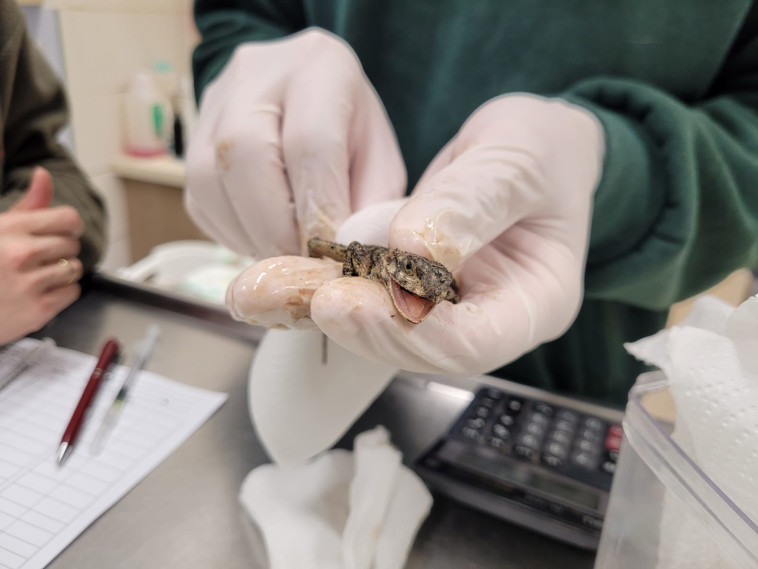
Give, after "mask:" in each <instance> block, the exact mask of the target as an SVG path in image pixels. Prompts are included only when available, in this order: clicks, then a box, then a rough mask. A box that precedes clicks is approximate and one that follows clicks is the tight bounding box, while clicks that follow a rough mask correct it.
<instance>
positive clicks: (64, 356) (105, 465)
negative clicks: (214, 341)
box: [0, 339, 227, 569]
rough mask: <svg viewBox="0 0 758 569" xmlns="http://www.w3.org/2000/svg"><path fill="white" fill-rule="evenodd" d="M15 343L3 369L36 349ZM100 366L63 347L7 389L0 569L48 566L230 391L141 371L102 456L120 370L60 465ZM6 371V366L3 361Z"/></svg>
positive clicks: (2, 424) (0, 466)
mask: <svg viewBox="0 0 758 569" xmlns="http://www.w3.org/2000/svg"><path fill="white" fill-rule="evenodd" d="M36 345H38V341H37V340H31V339H25V340H21V341H20V342H17V343H16V344H14V345H13V346H11V347H10V348H8V349H6V350H5V351H4V352H3V353H2V354H0V362H2V361H3V360H4V359H7V358H11V357H18V356H19V354H20V352H23V351H24V350H31V349H33V348H34V347H35V346H36ZM95 363H96V358H95V357H94V356H90V355H86V354H82V353H79V352H75V351H73V350H67V349H63V348H55V349H54V350H52V351H50V352H48V353H47V354H46V355H45V356H44V357H43V358H42V359H41V360H40V361H39V362H38V363H37V364H36V365H34V366H33V367H32V368H30V369H27V370H26V371H25V372H24V373H22V374H21V375H20V376H19V377H18V378H16V379H15V380H14V381H13V382H12V383H11V384H10V385H9V386H7V387H6V388H5V389H3V390H2V391H0V569H41V568H42V567H44V566H45V565H47V564H48V563H49V562H50V561H51V560H52V559H54V558H55V556H56V555H58V554H59V553H60V552H61V551H62V550H63V549H64V548H65V547H66V546H67V545H68V544H69V543H71V541H73V540H74V539H75V538H76V537H77V536H78V535H79V534H80V533H81V532H82V531H83V530H84V529H85V528H86V527H87V526H89V525H90V524H91V523H92V522H93V521H94V520H95V519H97V518H98V517H99V516H100V515H102V514H103V513H104V512H105V511H106V510H107V509H108V508H110V507H111V506H112V505H113V504H114V503H115V502H117V501H118V500H119V499H121V498H122V497H123V496H124V495H125V494H126V493H127V492H128V491H129V490H130V489H131V488H133V487H134V486H135V485H136V484H137V483H138V482H139V481H140V480H142V479H143V478H144V477H145V476H146V475H147V474H149V473H150V471H152V470H153V469H154V468H155V467H156V466H157V465H158V464H160V462H161V461H163V460H164V459H165V458H166V457H167V456H168V455H169V454H171V453H172V452H173V451H174V450H175V449H176V448H177V447H178V446H179V445H180V444H181V443H182V442H184V441H185V440H186V439H187V438H188V437H189V436H190V435H191V434H192V433H193V432H194V431H195V430H197V429H198V428H199V427H200V426H201V425H202V424H203V423H204V422H205V421H206V420H207V419H208V418H209V417H210V416H211V415H212V414H213V413H214V412H215V411H216V410H217V409H218V408H219V407H220V406H221V405H222V404H223V402H224V401H225V400H226V397H227V395H226V394H225V393H217V392H213V391H208V390H205V389H199V388H196V387H190V386H187V385H184V384H181V383H178V382H175V381H172V380H170V379H167V378H165V377H163V376H160V375H157V374H154V373H151V372H146V371H143V372H141V373H140V375H139V377H138V378H137V380H136V381H135V383H134V385H133V389H132V391H131V392H130V394H129V397H128V399H127V403H126V405H125V406H124V408H123V411H122V413H121V415H120V417H119V420H118V423H117V424H116V426H115V428H114V430H113V432H112V433H111V435H110V437H109V438H108V440H107V441H106V443H105V447H104V448H103V450H102V452H101V453H100V454H92V453H91V450H90V446H91V444H92V440H93V438H94V436H95V433H96V432H97V430H98V428H99V427H100V424H101V422H102V418H103V415H104V414H105V412H106V411H107V409H108V407H109V406H110V404H111V402H112V401H113V398H114V397H115V395H116V392H117V390H118V387H119V386H120V385H121V383H122V381H123V379H124V378H125V377H126V373H127V372H128V368H126V367H123V366H119V367H117V368H115V371H114V374H113V377H112V378H111V379H109V380H108V381H107V382H105V383H103V385H102V386H101V388H100V391H99V393H98V395H97V397H96V399H95V401H94V402H93V405H92V407H91V409H90V413H89V416H88V417H87V419H86V421H85V423H84V425H83V427H82V430H81V432H80V434H79V438H78V440H77V443H76V445H75V448H74V451H73V453H72V454H71V456H69V457H68V459H67V460H66V462H65V463H64V464H63V465H62V466H58V464H57V463H56V460H55V454H56V451H57V449H58V445H59V444H60V438H61V435H62V434H63V431H64V429H65V428H66V425H67V424H68V421H69V419H70V417H71V413H72V412H73V410H74V408H75V407H76V404H77V402H78V400H79V397H80V396H81V393H82V391H83V389H84V386H85V384H86V383H87V381H88V380H89V376H90V374H91V372H92V369H93V368H94V365H95ZM0 368H2V364H0Z"/></svg>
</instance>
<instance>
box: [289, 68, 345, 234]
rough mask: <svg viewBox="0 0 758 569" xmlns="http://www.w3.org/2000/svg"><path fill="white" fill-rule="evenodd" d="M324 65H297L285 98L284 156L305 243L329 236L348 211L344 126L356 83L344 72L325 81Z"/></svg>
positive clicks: (333, 232)
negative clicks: (299, 73)
mask: <svg viewBox="0 0 758 569" xmlns="http://www.w3.org/2000/svg"><path fill="white" fill-rule="evenodd" d="M343 64H345V62H343ZM347 64H349V62H347ZM323 71H324V70H323V69H322V68H321V67H320V66H313V67H312V68H310V69H303V70H301V75H299V76H295V77H293V78H292V81H291V83H290V85H289V86H288V89H287V93H286V94H285V101H284V107H285V109H286V112H285V115H284V117H283V124H282V148H283V157H284V163H285V165H286V170H287V175H288V177H289V183H290V185H291V187H292V195H293V199H294V205H295V209H296V212H297V219H298V221H299V223H300V228H299V229H300V240H301V242H302V244H303V245H305V243H306V242H307V240H308V239H309V238H310V237H321V238H322V239H328V240H332V239H333V238H334V234H335V232H336V230H337V228H338V227H339V226H340V225H341V223H342V222H343V221H344V220H345V218H347V217H348V216H349V215H350V211H351V205H350V156H349V152H348V132H349V129H350V122H351V120H352V118H353V114H354V112H355V108H354V106H355V104H356V102H355V100H354V92H355V91H356V86H355V85H352V84H351V83H352V80H351V78H349V77H345V76H344V75H345V74H338V75H337V77H336V78H334V77H332V78H331V79H333V80H331V81H325V80H324V77H323V76H322V73H323Z"/></svg>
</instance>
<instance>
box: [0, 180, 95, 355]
mask: <svg viewBox="0 0 758 569" xmlns="http://www.w3.org/2000/svg"><path fill="white" fill-rule="evenodd" d="M52 196H53V182H52V178H51V177H50V174H49V173H48V172H47V171H46V170H44V169H43V168H38V169H37V170H35V172H34V175H33V176H32V180H31V183H30V184H29V189H28V190H27V192H26V194H24V196H23V197H22V198H21V199H20V200H19V201H18V202H17V203H16V205H14V206H13V207H12V208H11V209H10V210H8V211H7V212H4V213H0V322H1V324H0V345H1V344H5V343H8V342H10V341H12V340H15V339H17V338H20V337H22V336H24V335H26V334H28V333H30V332H34V331H35V330H38V329H40V328H41V327H42V326H44V325H45V324H46V323H47V322H48V321H49V320H50V319H52V318H53V317H54V316H55V315H56V314H58V313H59V312H60V311H61V310H63V309H64V308H66V307H67V306H68V305H70V304H71V303H72V302H74V301H75V300H76V299H77V298H78V297H79V294H80V293H81V290H80V288H79V285H78V283H77V281H78V280H79V279H80V278H81V276H82V264H81V262H80V261H79V260H78V259H77V258H76V257H77V255H78V254H79V248H80V244H79V237H80V236H81V234H82V220H81V218H80V217H79V214H78V212H77V211H76V210H75V209H74V208H72V207H69V206H59V207H50V201H51V199H52Z"/></svg>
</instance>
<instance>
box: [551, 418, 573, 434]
mask: <svg viewBox="0 0 758 569" xmlns="http://www.w3.org/2000/svg"><path fill="white" fill-rule="evenodd" d="M553 429H554V430H556V431H563V432H564V433H569V434H574V424H573V423H570V422H569V421H566V420H564V419H558V420H557V421H555V423H553Z"/></svg>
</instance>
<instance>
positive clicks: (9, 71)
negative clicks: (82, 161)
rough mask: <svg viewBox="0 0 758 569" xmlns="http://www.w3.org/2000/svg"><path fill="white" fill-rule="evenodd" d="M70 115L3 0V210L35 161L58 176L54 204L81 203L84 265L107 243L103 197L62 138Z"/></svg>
mask: <svg viewBox="0 0 758 569" xmlns="http://www.w3.org/2000/svg"><path fill="white" fill-rule="evenodd" d="M67 120H68V109H67V105H66V98H65V93H64V90H63V86H62V85H61V83H60V81H59V80H58V79H57V77H56V76H55V74H54V72H53V70H52V69H51V68H50V67H49V65H48V64H47V62H46V61H45V59H44V56H43V55H42V53H41V52H40V51H39V49H38V48H37V46H36V45H35V44H34V42H33V40H32V38H30V36H29V34H28V33H27V29H26V21H25V19H24V16H23V14H22V13H21V11H20V10H19V8H18V7H17V6H16V3H15V2H14V1H13V0H0V131H1V132H2V133H3V138H2V147H0V165H1V166H2V170H0V211H4V210H7V209H8V208H10V207H11V206H12V205H13V204H14V203H15V202H16V201H17V200H18V199H19V198H20V197H21V195H22V194H23V193H24V191H25V189H26V188H27V186H28V184H29V179H30V177H31V174H32V171H33V170H34V168H35V166H43V167H44V168H46V169H47V170H48V171H49V172H50V174H51V175H52V177H53V184H54V188H55V194H54V198H53V205H64V204H65V205H70V206H73V207H74V208H76V209H77V210H78V212H79V215H80V216H81V218H82V221H83V222H84V234H83V235H82V239H81V242H82V248H81V253H80V254H79V258H80V259H81V261H82V263H83V265H84V268H85V271H86V270H91V269H92V268H93V267H94V265H95V263H97V262H98V261H99V260H100V257H101V256H102V253H103V249H104V244H105V228H106V212H105V207H104V204H103V200H102V199H101V197H100V196H99V195H98V194H97V193H96V191H95V190H94V188H93V187H92V185H91V184H90V183H89V182H88V181H87V178H86V177H85V175H84V174H83V173H82V171H81V170H80V169H79V167H78V166H77V165H76V164H75V163H74V160H73V159H72V158H71V156H69V154H68V153H67V152H66V150H65V149H64V148H63V147H62V146H61V145H60V144H59V143H58V142H57V140H56V134H57V133H58V131H59V130H60V129H61V128H62V127H63V126H64V125H65V124H66V122H67Z"/></svg>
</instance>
